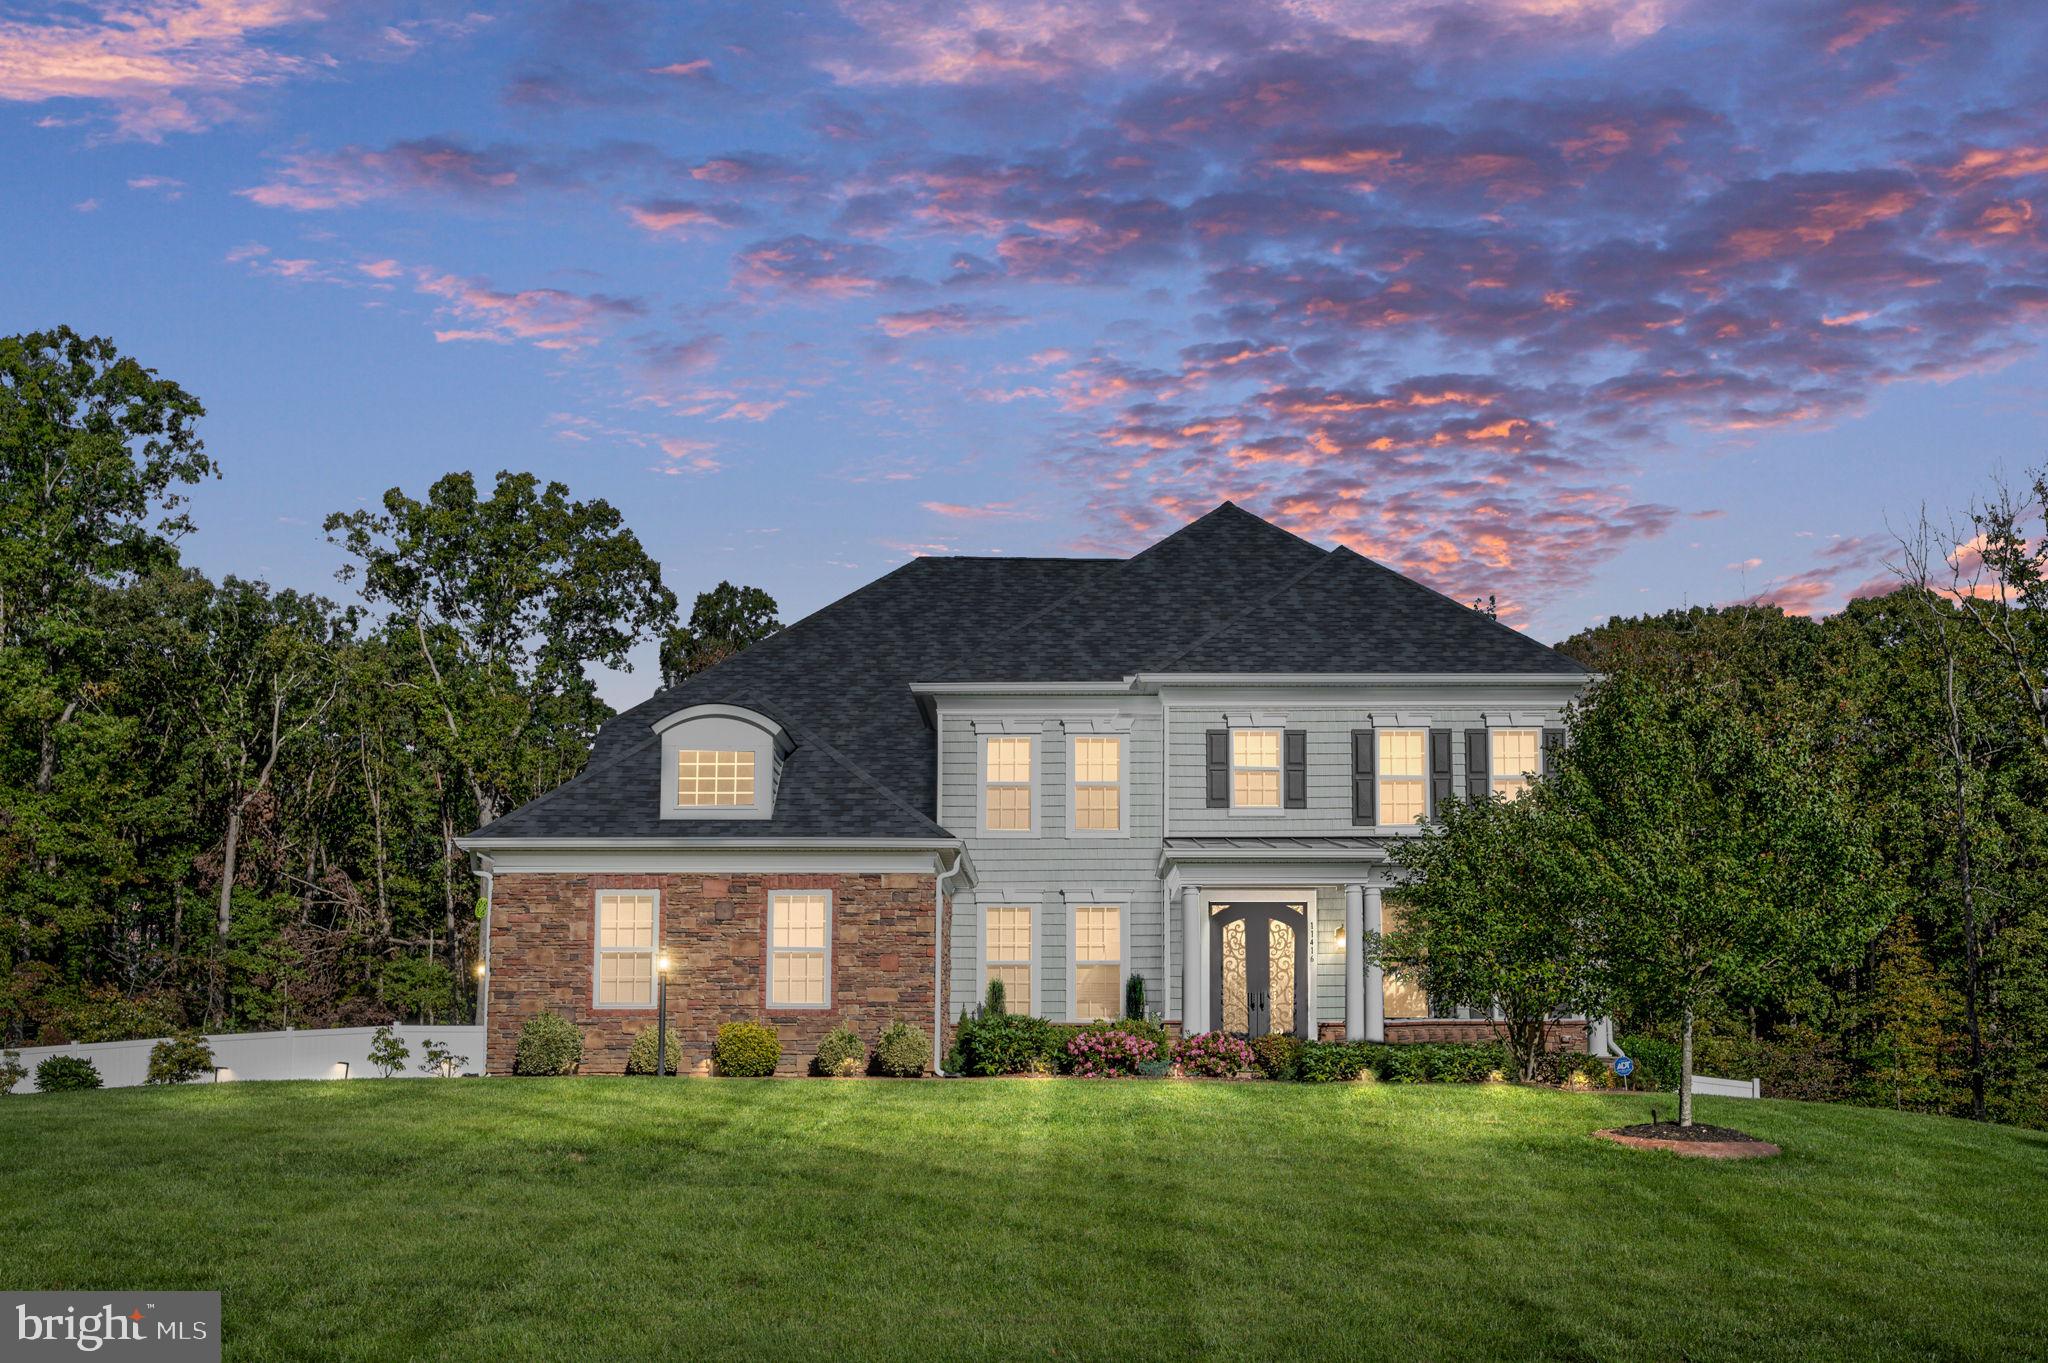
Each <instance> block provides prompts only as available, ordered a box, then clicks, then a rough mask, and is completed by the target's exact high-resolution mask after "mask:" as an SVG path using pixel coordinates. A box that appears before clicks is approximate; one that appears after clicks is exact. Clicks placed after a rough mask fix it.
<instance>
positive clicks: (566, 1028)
mask: <svg viewBox="0 0 2048 1363" xmlns="http://www.w3.org/2000/svg"><path fill="white" fill-rule="evenodd" d="M582 1063H583V1033H582V1032H580V1031H578V1030H577V1028H576V1024H575V1023H573V1022H571V1021H569V1019H567V1018H565V1017H563V1016H562V1015H561V1014H560V1013H557V1012H554V1011H553V1010H549V1011H546V1012H540V1013H535V1014H534V1015H533V1016H532V1017H530V1018H528V1019H527V1020H526V1025H525V1026H523V1027H521V1028H520V1029H519V1045H518V1046H516V1047H515V1048H514V1049H513V1051H512V1073H514V1074H574V1073H575V1072H576V1067H577V1066H578V1065H581V1064H582Z"/></svg>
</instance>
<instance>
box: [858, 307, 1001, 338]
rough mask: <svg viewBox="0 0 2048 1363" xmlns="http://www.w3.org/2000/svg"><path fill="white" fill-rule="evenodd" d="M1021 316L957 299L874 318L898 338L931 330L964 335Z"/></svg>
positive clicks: (886, 331)
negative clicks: (951, 301)
mask: <svg viewBox="0 0 2048 1363" xmlns="http://www.w3.org/2000/svg"><path fill="white" fill-rule="evenodd" d="M1022 320H1023V319H1022V318H1020V317H1018V316H1017V315H1016V314H1015V313H1012V312H1010V311H1009V310H1008V309H1007V308H989V307H979V308H978V307H969V306H967V305H965V304H960V303H946V304H943V305H941V306H939V307H935V308H918V309H916V310H915V311H911V312H885V313H883V314H882V315H881V316H880V317H878V318H876V319H875V326H876V328H877V329H879V330H880V331H881V332H882V333H883V334H884V335H887V336H892V337H896V338H898V339H901V338H903V337H905V336H922V335H929V334H934V333H936V334H945V335H965V334H968V333H972V332H979V331H993V330H995V329H997V328H1000V327H1007V326H1014V325H1016V324H1017V323H1018V322H1020V321H1022Z"/></svg>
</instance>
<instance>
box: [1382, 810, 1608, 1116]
mask: <svg viewBox="0 0 2048 1363" xmlns="http://www.w3.org/2000/svg"><path fill="white" fill-rule="evenodd" d="M1438 817H1439V821H1438V822H1437V823H1436V824H1434V825H1431V826H1429V827H1427V828H1425V830H1424V831H1423V833H1422V835H1421V836H1419V837H1416V838H1412V839H1408V840H1405V841H1403V842H1402V843H1401V844H1399V845H1398V846H1397V847H1396V848H1395V850H1394V860H1395V863H1396V865H1398V866H1399V867H1400V868H1401V869H1402V871H1403V872H1405V873H1406V875H1407V876H1408V877H1409V878H1410V883H1408V884H1407V885H1406V886H1405V887H1404V888H1403V889H1402V891H1401V900H1402V904H1403V912H1402V915H1401V919H1400V923H1399V926H1398V927H1396V928H1395V929H1394V931H1392V932H1390V933H1388V934H1387V935H1386V942H1385V944H1384V954H1385V955H1386V957H1387V958H1389V959H1391V960H1396V961H1401V962H1404V963H1405V968H1406V969H1407V970H1409V971H1411V972H1412V973H1413V974H1414V975H1416V976H1417V977H1418V978H1419V980H1420V982H1421V984H1422V987H1423V989H1424V990H1425V991H1426V992H1427V993H1428V994H1429V995H1430V996H1431V997H1434V998H1447V999H1457V1000H1459V1001H1461V1002H1465V1003H1469V1004H1473V1005H1475V1006H1487V1007H1497V1008H1499V1009H1500V1011H1501V1016H1502V1018H1503V1019H1504V1026H1505V1029H1506V1032H1507V1042H1508V1050H1509V1052H1510V1053H1511V1054H1512V1055H1513V1057H1514V1062H1515V1067H1516V1069H1517V1070H1519V1071H1520V1072H1521V1076H1522V1078H1523V1079H1525V1080H1533V1079H1535V1078H1536V1077H1537V1065H1538V1061H1539V1060H1541V1058H1542V1055H1543V1040H1544V1027H1545V1024H1546V1023H1547V1021H1548V1020H1549V1019H1550V1018H1552V1017H1554V1016H1556V1015H1558V1014H1560V1013H1582V1012H1586V1011H1588V1010H1590V1009H1591V1008H1592V1007H1594V1006H1595V1004H1596V1002H1597V1000H1596V998H1595V995H1594V990H1593V982H1592V972H1591V970H1590V969H1589V967H1588V964H1587V959H1586V950H1585V940H1584V934H1583V930H1582V929H1583V919H1584V916H1585V908H1586V886H1585V882H1584V880H1583V878H1582V877H1581V876H1580V875H1579V873H1578V871H1577V868H1576V857H1575V854H1574V850H1573V847H1574V844H1573V839H1572V827H1571V820H1570V819H1569V817H1568V816H1567V815H1566V813H1565V811H1563V810H1562V809H1561V808H1560V807H1559V805H1558V802H1557V801H1556V799H1555V798H1554V797H1553V795H1552V793H1551V791H1550V790H1549V789H1548V788H1547V787H1545V786H1544V785H1543V784H1542V783H1540V782H1539V783H1538V784H1537V785H1535V786H1533V787H1531V788H1530V789H1529V791H1528V792H1527V793H1526V794H1525V795H1523V796H1522V798H1520V799H1518V800H1511V801H1510V800H1499V799H1489V800H1481V801H1470V802H1468V801H1464V800H1452V801H1450V802H1449V803H1448V804H1447V805H1446V806H1445V807H1444V808H1443V809H1442V810H1441V811H1440V812H1439V816H1438ZM1372 946H1373V944H1372V943H1359V944H1357V945H1355V946H1354V947H1353V948H1352V949H1353V950H1371V949H1372Z"/></svg>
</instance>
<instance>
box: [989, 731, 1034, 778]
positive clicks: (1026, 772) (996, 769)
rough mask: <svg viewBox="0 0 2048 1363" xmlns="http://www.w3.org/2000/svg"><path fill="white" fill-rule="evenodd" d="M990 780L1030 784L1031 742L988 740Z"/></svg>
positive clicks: (1000, 739) (1016, 739) (1006, 739)
mask: <svg viewBox="0 0 2048 1363" xmlns="http://www.w3.org/2000/svg"><path fill="white" fill-rule="evenodd" d="M988 779H989V783H990V784H991V785H995V784H999V783H1028V782H1029V781H1030V780H1031V740H1030V739H1028V738H991V739H989V740H988Z"/></svg>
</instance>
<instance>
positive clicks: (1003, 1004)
mask: <svg viewBox="0 0 2048 1363" xmlns="http://www.w3.org/2000/svg"><path fill="white" fill-rule="evenodd" d="M1008 1011H1009V1005H1008V1001H1007V1000H1006V999H1004V997H1003V982H1002V981H1001V980H990V981H989V982H988V993H987V995H986V996H985V997H983V999H982V1001H981V1013H982V1016H983V1017H991V1018H999V1017H1001V1016H1002V1015H1003V1014H1004V1013H1006V1012H1008Z"/></svg>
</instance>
